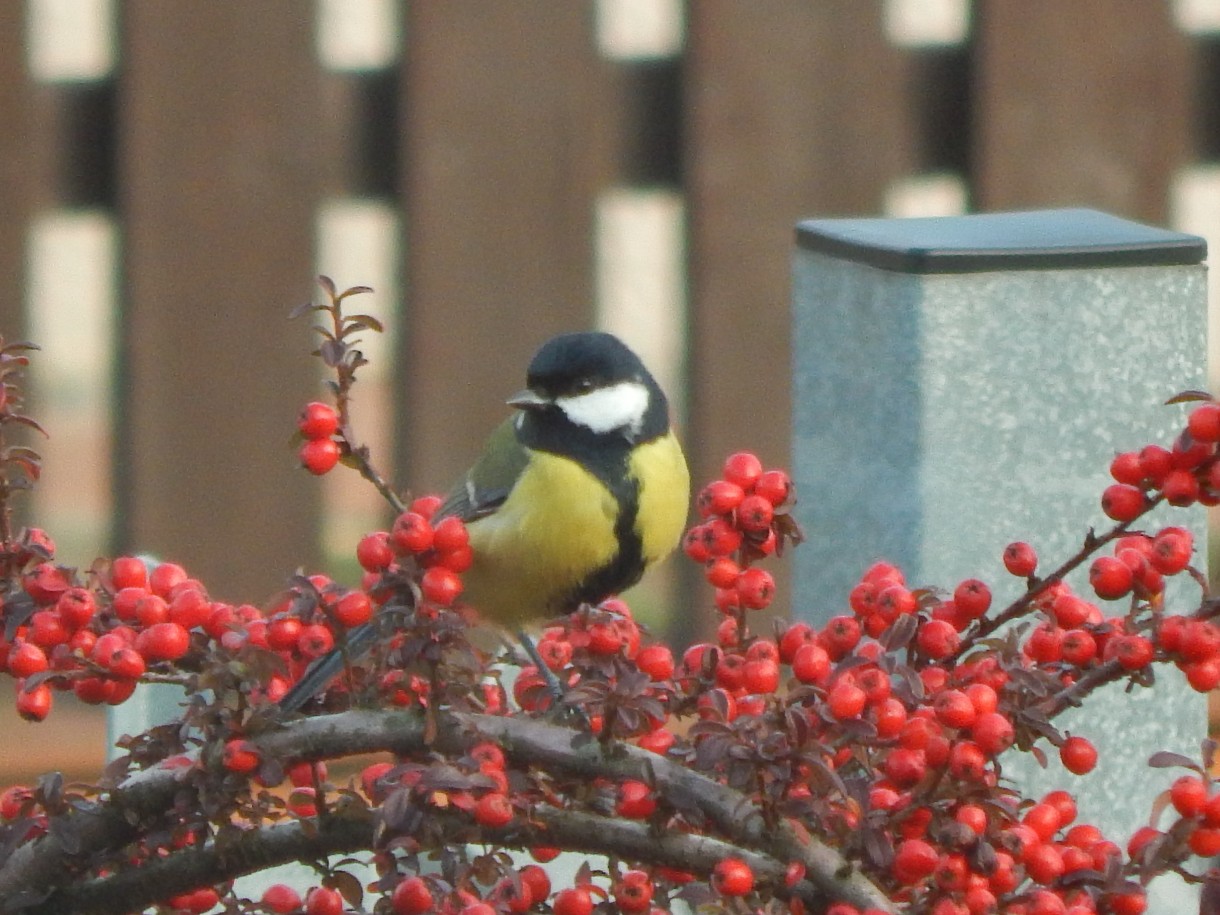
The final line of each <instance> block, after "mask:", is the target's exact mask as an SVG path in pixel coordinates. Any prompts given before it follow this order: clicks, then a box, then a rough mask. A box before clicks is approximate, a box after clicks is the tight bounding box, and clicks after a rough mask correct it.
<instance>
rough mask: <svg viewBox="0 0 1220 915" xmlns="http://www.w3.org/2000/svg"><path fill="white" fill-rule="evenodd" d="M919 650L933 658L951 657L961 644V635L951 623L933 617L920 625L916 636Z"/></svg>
mask: <svg viewBox="0 0 1220 915" xmlns="http://www.w3.org/2000/svg"><path fill="white" fill-rule="evenodd" d="M915 641H916V644H917V645H918V646H919V650H920V651H921V652H923V654H925V655H926V656H927V657H929V658H932V659H933V660H941V659H943V658H947V657H949V656H950V655H951V654H953V652H955V651H957V648H958V646H959V645H960V644H961V636H959V635H958V633H957V629H955V628H954V627H953V625H952V624H951V623H948V622H946V621H945V620H937V619H932V620H928V621H927V622H925V623H924V624H923V625H921V626H920V627H919V632H918V633H917V634H916V636H915Z"/></svg>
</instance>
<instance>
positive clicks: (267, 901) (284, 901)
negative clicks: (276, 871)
mask: <svg viewBox="0 0 1220 915" xmlns="http://www.w3.org/2000/svg"><path fill="white" fill-rule="evenodd" d="M261 901H262V903H263V905H265V906H266V907H267V908H268V909H270V910H271V911H272V912H275V913H277V915H288V913H289V912H292V911H295V910H296V909H299V908H300V907H301V896H300V894H299V893H297V891H296V890H294V889H293V888H292V887H290V886H288V884H286V883H274V884H272V885H271V886H269V887H267V889H265V890H264V891H263V897H262V900H261Z"/></svg>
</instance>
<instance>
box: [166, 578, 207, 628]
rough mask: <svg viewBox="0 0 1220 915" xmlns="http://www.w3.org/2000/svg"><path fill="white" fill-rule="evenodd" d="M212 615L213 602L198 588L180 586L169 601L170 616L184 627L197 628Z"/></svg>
mask: <svg viewBox="0 0 1220 915" xmlns="http://www.w3.org/2000/svg"><path fill="white" fill-rule="evenodd" d="M211 615H212V602H211V601H209V600H208V598H207V595H206V594H204V593H203V592H202V591H200V590H199V589H198V588H191V587H179V588H178V589H177V590H175V592H174V596H173V598H172V599H171V600H170V602H169V618H170V620H172V621H173V622H175V623H177V624H178V625H179V626H181V627H182V628H183V629H195V628H196V627H201V626H203V625H204V623H206V622H207V621H208V619H209V617H211Z"/></svg>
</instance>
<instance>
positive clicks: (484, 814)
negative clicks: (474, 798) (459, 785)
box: [474, 791, 513, 829]
mask: <svg viewBox="0 0 1220 915" xmlns="http://www.w3.org/2000/svg"><path fill="white" fill-rule="evenodd" d="M474 818H475V820H476V821H477V822H478V823H479V824H480V825H482V826H489V827H491V828H493V829H495V828H499V827H500V826H505V825H507V824H508V823H510V822H512V819H513V804H512V801H510V800H509V799H508V795H506V794H502V793H501V792H499V791H489V792H488V793H487V794H485V795H483V796H482V797H481V798H479V800H478V802H477V803H476V804H475V806H474Z"/></svg>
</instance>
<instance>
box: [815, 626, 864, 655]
mask: <svg viewBox="0 0 1220 915" xmlns="http://www.w3.org/2000/svg"><path fill="white" fill-rule="evenodd" d="M861 635H862V631H861V628H860V621H859V620H858V619H856V618H855V617H852V616H832V617H831V618H830V619H829V620H828V621H827V623H826V626H825V628H824V629H822V631H821V632H820V633H818V641H819V642H820V643H821V644H822V645H823V646H824V647H825V648H826V650H827V651H828V652H829V653H830V657H831V659H832V660H835V661H837V660H839V659H840V658H842V657H843V656H844V655H846V654H847V653H848V652H849V651H851V650H852V649H853V648H855V647H856V645H858V644H859V643H860V636H861Z"/></svg>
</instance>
